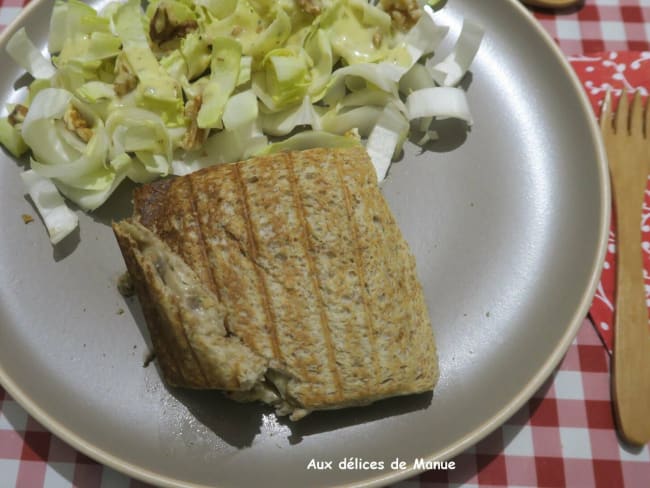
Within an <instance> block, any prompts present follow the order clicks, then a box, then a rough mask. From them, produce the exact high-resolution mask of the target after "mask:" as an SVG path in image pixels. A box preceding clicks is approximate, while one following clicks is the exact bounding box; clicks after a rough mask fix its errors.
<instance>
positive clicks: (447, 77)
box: [430, 20, 484, 86]
mask: <svg viewBox="0 0 650 488" xmlns="http://www.w3.org/2000/svg"><path fill="white" fill-rule="evenodd" d="M483 35H484V31H483V28H482V27H480V26H479V25H478V24H475V23H474V22H470V21H468V20H465V21H464V22H463V28H462V30H461V32H460V37H459V38H458V41H457V42H456V46H455V48H454V50H453V51H452V52H451V53H450V54H449V55H448V56H447V57H446V58H445V59H444V60H442V61H441V62H439V63H437V64H434V65H431V64H430V70H431V74H432V76H433V79H434V80H435V81H436V83H438V84H439V85H442V86H456V85H457V84H458V83H459V82H460V80H462V79H463V76H465V73H467V70H468V69H469V67H470V65H471V64H472V61H473V60H474V57H475V56H476V53H477V52H478V49H479V47H480V45H481V40H482V39H483Z"/></svg>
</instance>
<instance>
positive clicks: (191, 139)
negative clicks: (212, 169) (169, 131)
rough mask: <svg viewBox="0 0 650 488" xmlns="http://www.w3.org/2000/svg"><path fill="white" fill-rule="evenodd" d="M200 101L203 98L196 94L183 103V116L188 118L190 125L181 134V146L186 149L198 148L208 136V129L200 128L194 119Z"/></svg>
mask: <svg viewBox="0 0 650 488" xmlns="http://www.w3.org/2000/svg"><path fill="white" fill-rule="evenodd" d="M202 103H203V99H202V98H201V96H196V97H194V98H192V99H191V100H188V101H187V103H186V104H185V117H186V118H188V119H189V120H190V125H189V127H188V128H187V132H185V135H184V136H183V140H182V141H181V147H182V148H183V149H185V150H186V151H195V150H197V149H199V148H200V147H201V146H202V145H203V143H204V142H205V140H206V139H207V138H208V134H209V132H210V131H209V130H208V129H201V128H200V127H199V125H198V123H197V121H196V118H197V117H198V115H199V110H200V109H201V104H202Z"/></svg>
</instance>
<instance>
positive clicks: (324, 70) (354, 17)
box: [0, 0, 483, 244]
mask: <svg viewBox="0 0 650 488" xmlns="http://www.w3.org/2000/svg"><path fill="white" fill-rule="evenodd" d="M447 33H448V28H447V27H445V26H442V25H438V23H437V22H436V13H435V12H434V9H433V8H432V7H431V5H428V4H424V5H420V4H418V3H417V1H416V0H381V1H379V2H378V3H375V2H372V1H371V2H368V1H367V0H280V1H276V0H152V1H150V2H149V3H148V4H146V5H145V6H143V4H142V3H141V2H140V0H126V1H113V2H110V3H105V4H104V6H103V7H102V8H101V9H99V10H96V9H94V8H92V7H91V6H89V5H87V4H85V3H83V2H80V1H78V0H57V1H56V2H55V4H54V8H53V12H52V17H51V22H50V32H49V39H48V44H47V52H45V53H44V52H42V51H40V50H39V49H38V48H36V47H35V46H34V44H33V43H32V42H31V40H30V39H29V37H28V36H27V34H26V32H25V30H24V29H20V30H18V31H17V32H16V33H15V34H14V35H13V36H12V38H11V39H10V40H9V42H8V45H7V51H8V53H9V55H10V56H11V57H12V59H14V60H15V62H16V63H17V64H18V65H20V66H21V67H22V68H24V69H25V70H26V71H27V72H28V73H30V74H31V76H32V77H33V81H32V82H31V84H30V85H29V87H28V90H27V93H26V95H25V97H24V100H23V101H22V102H21V103H18V104H13V105H9V106H7V107H5V108H6V111H5V112H3V113H4V114H5V116H4V117H2V118H1V119H0V143H2V145H3V146H4V147H5V148H6V149H7V150H8V151H9V152H11V153H12V154H13V155H15V156H16V157H20V156H22V155H23V154H24V153H28V152H29V154H30V161H31V168H30V169H28V170H27V171H25V173H24V174H23V175H22V176H23V180H24V182H25V185H26V187H27V190H28V192H29V194H30V196H31V197H32V200H33V202H34V204H35V205H36V207H37V209H38V211H39V212H40V214H41V217H42V218H43V220H44V222H45V224H46V226H47V229H48V232H49V235H50V240H51V241H52V243H53V244H55V243H57V242H59V241H60V240H61V239H63V238H64V237H65V236H66V235H68V234H69V233H70V232H71V231H73V230H74V229H75V227H76V226H77V225H78V219H77V215H76V213H75V212H74V211H72V210H71V209H70V208H69V207H68V206H67V202H66V200H65V199H64V198H63V197H62V196H61V195H63V196H64V197H65V198H67V200H68V201H70V202H74V204H76V205H77V206H78V207H79V208H81V209H83V210H86V211H92V210H94V209H96V208H97V207H99V206H100V205H102V204H103V203H104V202H105V201H106V200H107V199H108V197H109V196H110V195H111V193H112V192H113V191H114V190H115V188H117V187H118V185H120V183H122V182H123V181H124V180H125V179H130V180H132V181H134V182H137V183H143V182H149V181H152V180H154V179H156V178H160V177H165V176H168V175H172V174H174V175H183V174H187V173H190V172H192V171H195V170H197V169H199V168H202V167H205V166H208V165H213V164H218V163H224V162H230V161H236V160H241V159H245V158H248V157H251V156H255V155H259V154H264V153H271V152H274V151H283V150H291V149H304V148H308V147H315V146H320V147H334V146H339V147H340V146H346V145H351V144H365V145H366V148H367V151H368V153H369V155H370V156H371V159H372V161H373V163H374V165H375V168H376V170H377V177H378V180H379V181H380V182H381V181H382V180H383V179H384V178H385V176H386V174H387V172H388V168H389V166H390V163H391V160H392V159H393V157H395V156H396V155H398V154H399V152H400V150H401V146H402V144H403V142H404V141H405V139H406V138H407V136H408V134H409V133H411V134H412V137H411V138H412V139H413V136H415V139H416V140H419V142H420V143H421V144H424V143H426V142H427V141H429V140H431V139H432V138H435V137H436V134H435V133H434V132H433V131H431V130H430V125H431V122H432V120H433V119H434V118H448V117H454V118H459V119H462V120H465V121H466V122H467V124H468V125H470V124H471V122H472V118H471V114H470V111H469V108H468V104H467V99H466V95H465V92H464V91H463V89H461V88H459V87H457V85H458V83H459V82H460V80H461V78H462V77H463V76H464V74H465V72H466V71H467V69H468V67H469V65H470V64H471V62H472V60H473V58H474V56H475V54H476V52H477V50H478V47H479V44H480V41H481V38H482V35H483V32H482V30H481V29H480V28H479V27H478V26H476V25H474V24H472V23H470V22H467V21H465V23H464V25H463V28H462V31H461V33H460V36H459V37H458V39H457V41H456V43H455V46H454V47H453V49H452V50H451V52H449V53H447V55H446V57H444V56H443V57H440V56H436V58H437V61H436V62H433V61H432V59H433V57H432V56H431V54H432V53H433V52H434V51H435V50H436V49H438V47H439V46H440V43H441V42H442V40H443V39H444V38H445V37H446V35H447Z"/></svg>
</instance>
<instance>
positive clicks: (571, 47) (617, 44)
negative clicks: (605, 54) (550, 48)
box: [533, 0, 650, 55]
mask: <svg viewBox="0 0 650 488" xmlns="http://www.w3.org/2000/svg"><path fill="white" fill-rule="evenodd" d="M533 13H534V15H535V17H536V18H537V19H538V20H539V21H540V22H541V24H542V26H544V28H545V29H546V31H547V32H548V33H549V34H550V35H551V37H553V39H555V41H556V42H557V43H558V44H559V45H560V48H561V49H562V51H563V52H564V53H565V54H567V55H574V54H587V53H592V52H600V51H648V50H650V0H585V1H584V3H583V4H581V5H580V6H579V7H574V8H569V9H565V10H544V9H535V10H533Z"/></svg>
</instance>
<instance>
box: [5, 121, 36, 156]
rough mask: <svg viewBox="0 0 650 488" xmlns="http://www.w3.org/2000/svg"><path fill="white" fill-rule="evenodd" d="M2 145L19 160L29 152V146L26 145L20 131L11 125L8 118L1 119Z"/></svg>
mask: <svg viewBox="0 0 650 488" xmlns="http://www.w3.org/2000/svg"><path fill="white" fill-rule="evenodd" d="M0 144H2V145H3V146H4V147H6V148H7V150H8V151H9V152H10V153H11V154H13V155H14V156H15V157H17V158H19V157H20V156H22V155H23V154H25V153H26V152H27V151H28V150H29V146H27V144H25V141H24V140H23V137H22V136H21V135H20V131H19V130H18V129H17V128H16V127H15V126H13V125H12V124H11V123H9V120H8V119H7V117H2V118H1V119H0Z"/></svg>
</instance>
